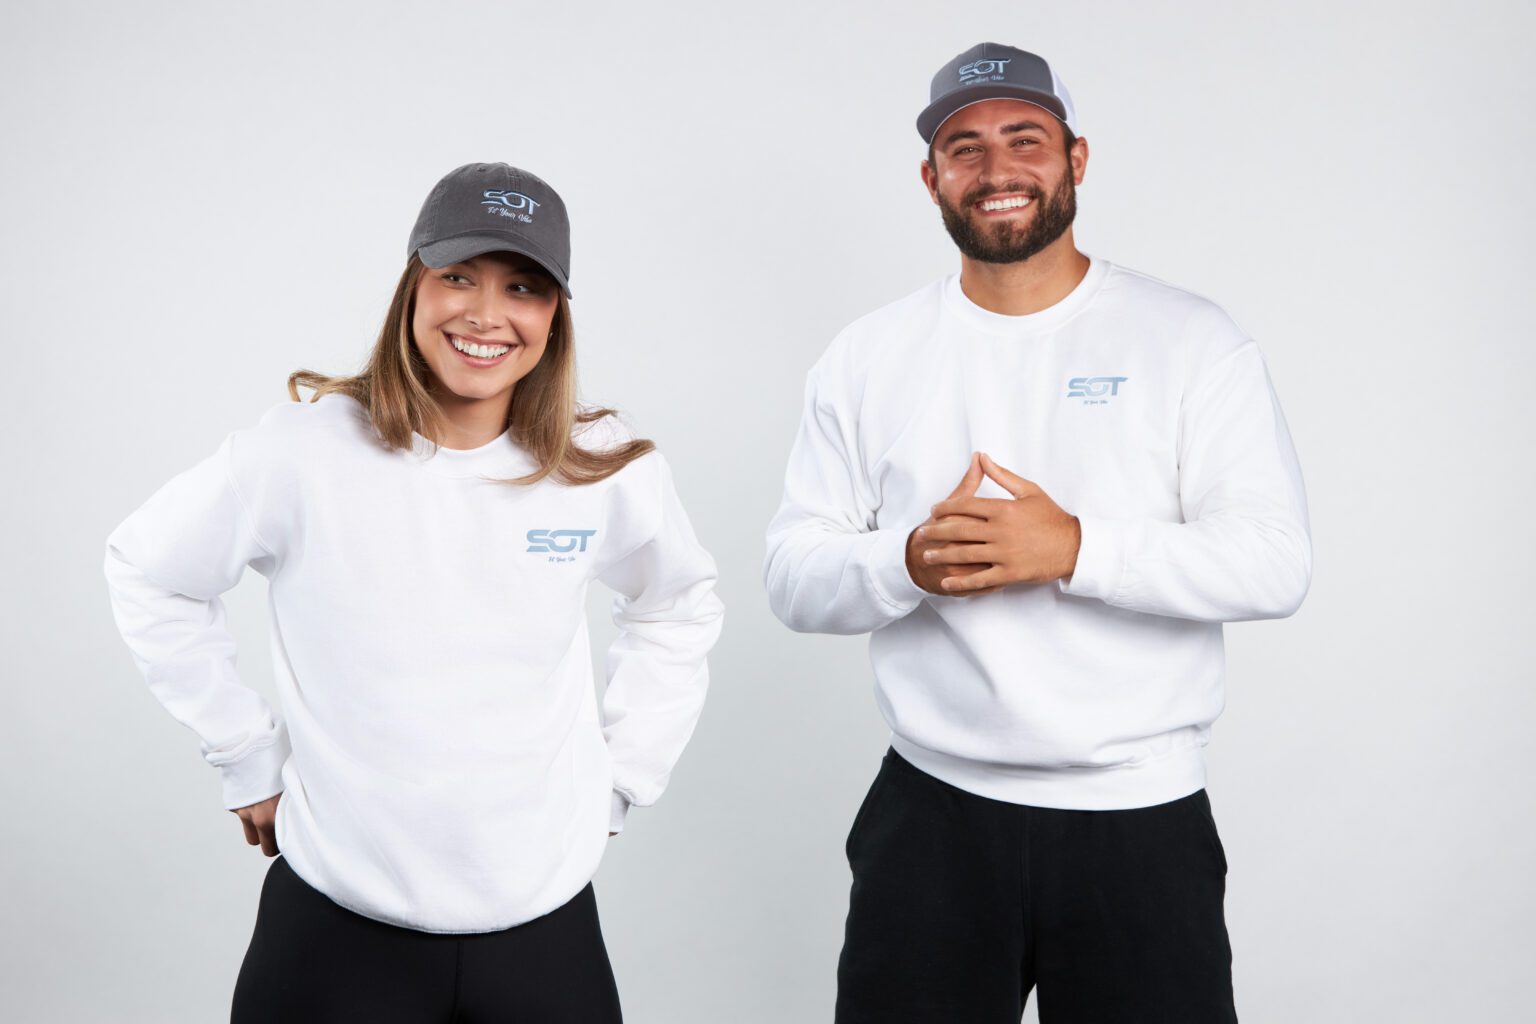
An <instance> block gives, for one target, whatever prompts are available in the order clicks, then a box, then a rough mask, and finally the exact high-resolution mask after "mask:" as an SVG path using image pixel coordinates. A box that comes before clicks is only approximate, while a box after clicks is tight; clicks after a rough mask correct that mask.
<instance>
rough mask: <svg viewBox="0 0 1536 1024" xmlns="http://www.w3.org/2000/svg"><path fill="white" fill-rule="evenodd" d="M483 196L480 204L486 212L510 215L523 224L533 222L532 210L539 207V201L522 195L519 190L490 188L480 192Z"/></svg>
mask: <svg viewBox="0 0 1536 1024" xmlns="http://www.w3.org/2000/svg"><path fill="white" fill-rule="evenodd" d="M482 194H483V195H484V196H485V198H484V199H482V200H481V201H480V205H481V206H484V207H485V208H486V210H485V212H486V213H494V214H496V215H497V216H500V217H511V218H512V219H513V220H520V221H522V222H523V223H524V224H532V223H533V211H534V210H537V209H538V208H539V203H538V202H537V201H536V200H534V199H530V198H529V197H528V196H525V195H523V194H522V193H521V192H510V191H501V190H497V189H491V190H489V191H487V192H484V193H482Z"/></svg>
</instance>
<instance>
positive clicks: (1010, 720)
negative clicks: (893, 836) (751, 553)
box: [764, 257, 1312, 810]
mask: <svg viewBox="0 0 1536 1024" xmlns="http://www.w3.org/2000/svg"><path fill="white" fill-rule="evenodd" d="M1090 260H1091V262H1090V267H1089V270H1088V272H1087V274H1086V276H1085V277H1084V278H1083V280H1082V281H1081V282H1080V283H1079V284H1078V285H1077V287H1076V288H1075V289H1074V290H1073V291H1072V292H1071V293H1070V294H1068V295H1067V296H1066V297H1065V298H1063V299H1062V300H1061V301H1060V302H1058V303H1056V304H1055V305H1053V306H1051V307H1049V308H1047V309H1044V310H1041V311H1039V312H1037V313H1032V314H1028V315H1025V316H1007V315H1001V314H998V313H993V312H990V311H988V310H986V309H983V308H981V307H980V306H977V305H976V304H975V303H973V302H972V301H971V300H970V299H969V298H967V297H966V295H965V293H964V292H963V291H962V289H961V288H960V282H959V275H958V274H956V275H953V276H951V277H948V278H946V279H944V280H941V281H939V282H936V283H934V284H932V285H930V286H928V287H926V288H924V289H922V290H921V291H919V292H917V293H915V294H913V295H910V296H908V297H907V298H904V299H901V300H900V301H897V302H894V303H892V304H890V305H888V306H886V307H884V308H882V309H880V310H877V311H876V312H874V313H871V314H869V315H868V316H865V317H863V318H862V319H860V320H858V321H856V322H855V323H853V324H852V325H851V326H849V327H848V328H846V329H845V330H844V331H843V332H842V333H841V334H839V335H838V337H837V338H836V339H835V340H834V341H833V343H832V345H831V346H830V347H829V348H828V350H827V351H826V353H825V354H824V355H823V356H822V357H821V359H820V360H819V361H818V362H817V363H816V365H815V366H814V367H813V368H812V370H811V371H810V374H809V377H808V381H807V386H806V395H805V410H804V414H803V418H802V421H801V424H800V430H799V434H798V436H797V437H796V438H795V442H794V447H793V449H792V451H791V453H790V457H789V466H788V470H787V472H786V474H785V485H784V498H783V503H782V504H781V506H780V507H779V510H778V513H777V515H776V516H775V517H774V518H773V521H772V523H771V524H770V525H769V528H768V551H767V558H766V561H765V565H764V578H765V582H766V585H767V588H768V595H769V602H770V604H771V605H772V607H773V610H774V612H775V614H777V615H778V617H779V618H780V619H781V620H783V621H784V622H785V623H786V624H787V625H788V626H790V627H791V628H792V629H796V630H800V631H805V632H818V633H845V634H853V633H872V634H873V635H872V636H871V638H870V657H871V660H872V662H873V666H874V675H875V687H876V699H877V701H878V704H879V707H880V710H881V712H882V713H883V715H884V716H885V719H886V722H887V723H888V724H889V725H890V727H891V731H892V734H893V735H892V740H891V742H892V746H893V747H894V748H895V749H896V751H897V752H898V753H899V754H901V755H902V756H903V757H905V758H906V759H907V760H909V761H911V762H912V763H913V764H915V765H916V766H917V767H919V768H921V769H923V770H924V771H926V772H928V773H929V774H931V775H934V776H936V777H938V778H939V779H942V780H944V781H946V782H949V783H950V784H952V785H955V786H958V787H960V788H962V789H965V790H968V791H970V792H972V793H976V794H980V795H982V796H986V797H991V798H994V799H998V800H1005V801H1009V802H1013V803H1019V804H1032V805H1036V806H1043V807H1058V808H1077V809H1085V810H1103V809H1117V808H1130V807H1143V806H1149V805H1152V804H1158V803H1163V802H1166V801H1169V800H1174V799H1177V798H1179V797H1182V796H1186V795H1188V794H1189V793H1192V792H1194V791H1195V790H1197V789H1199V788H1200V787H1201V786H1203V785H1204V783H1205V768H1204V757H1203V748H1204V746H1205V745H1206V742H1207V740H1208V738H1209V735H1210V728H1211V723H1212V722H1213V721H1214V720H1215V719H1216V717H1217V716H1218V715H1219V714H1220V713H1221V709H1222V700H1223V698H1222V687H1223V649H1222V625H1221V624H1222V623H1223V622H1234V621H1239V620H1247V619H1264V618H1279V617H1283V616H1287V615H1290V614H1291V613H1292V612H1294V611H1296V609H1297V607H1298V606H1299V605H1300V603H1301V601H1302V599H1303V597H1304V596H1305V594H1306V592H1307V589H1308V586H1309V584H1310V579H1311V570H1312V551H1311V539H1310V534H1309V529H1310V528H1309V524H1308V517H1307V508H1306V493H1305V490H1304V487H1303V483H1302V476H1301V469H1300V466H1299V464H1298V461H1297V457H1296V452H1295V450H1294V448H1293V446H1292V443H1291V438H1290V434H1289V432H1288V430H1287V427H1286V423H1285V419H1284V417H1283V415H1282V414H1281V410H1280V403H1279V400H1278V399H1277V397H1276V395H1275V390H1274V387H1273V385H1272V383H1271V381H1270V377H1269V372H1268V369H1267V367H1266V365H1265V362H1264V358H1263V356H1262V355H1261V353H1260V351H1259V348H1258V346H1257V345H1256V344H1255V343H1254V341H1253V340H1252V339H1251V338H1249V337H1247V336H1246V335H1245V334H1244V333H1243V331H1242V330H1241V329H1240V328H1239V327H1238V326H1237V325H1236V324H1235V323H1234V322H1233V321H1232V319H1231V318H1230V317H1229V316H1228V315H1227V314H1226V313H1225V312H1223V311H1222V309H1221V308H1220V307H1218V306H1216V305H1215V304H1213V303H1212V302H1210V301H1208V300H1206V299H1203V298H1201V297H1199V296H1197V295H1194V294H1191V293H1189V292H1187V291H1184V290H1181V289H1179V288H1176V287H1173V286H1171V285H1168V284H1165V283H1163V282H1161V281H1158V280H1156V279H1154V278H1151V277H1148V276H1146V275H1144V274H1140V273H1137V272H1134V271H1131V270H1127V269H1125V268H1123V267H1117V266H1114V265H1112V264H1110V263H1109V262H1107V261H1105V260H1102V259H1097V258H1093V257H1090ZM972 451H985V452H986V453H987V454H988V455H990V456H991V457H992V458H993V460H994V461H996V462H997V463H998V464H999V465H1001V466H1004V467H1005V468H1007V469H1010V470H1012V471H1013V472H1014V473H1017V474H1018V475H1020V476H1022V477H1025V478H1027V479H1029V480H1032V481H1034V482H1035V483H1036V484H1038V485H1040V487H1042V488H1043V489H1044V490H1045V492H1046V493H1047V494H1048V495H1050V497H1051V498H1052V499H1053V500H1054V501H1055V502H1056V503H1057V504H1058V505H1060V506H1061V507H1062V508H1063V509H1065V510H1066V511H1067V512H1068V513H1071V514H1073V515H1076V516H1077V517H1078V518H1079V519H1080V520H1081V523H1082V546H1081V549H1080V551H1079V553H1078V558H1077V566H1076V570H1075V571H1074V573H1073V574H1072V576H1071V577H1070V578H1069V579H1063V580H1058V581H1056V582H1053V583H1049V584H1014V585H1012V586H1009V587H1006V588H1005V589H1003V590H1000V591H997V592H995V593H992V594H984V595H980V596H976V597H959V596H947V595H945V596H937V595H933V594H929V593H927V592H925V591H923V590H922V589H920V588H919V587H918V586H917V585H916V584H915V583H914V582H913V581H912V579H911V576H910V575H909V574H908V572H907V568H906V558H905V553H906V542H907V536H908V534H909V533H910V532H911V531H912V530H913V529H914V528H915V527H916V526H917V525H919V524H920V523H922V522H923V521H924V520H925V519H926V518H927V517H928V514H929V510H930V508H931V506H933V505H934V504H935V503H937V502H939V501H942V500H943V499H944V498H945V497H947V496H948V495H949V493H950V492H951V491H952V490H953V489H954V487H955V485H956V484H957V483H959V481H960V479H961V477H962V476H963V475H964V473H965V470H966V464H967V462H968V460H969V458H970V454H971V452H972ZM977 493H978V495H979V496H981V497H991V498H1006V497H1008V494H1007V492H1006V491H1004V490H1003V489H1002V488H1001V487H999V486H998V485H997V484H995V483H994V482H992V481H991V480H984V481H983V483H982V486H981V488H980V490H979V491H978V492H977Z"/></svg>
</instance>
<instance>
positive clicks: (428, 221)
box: [406, 163, 571, 298]
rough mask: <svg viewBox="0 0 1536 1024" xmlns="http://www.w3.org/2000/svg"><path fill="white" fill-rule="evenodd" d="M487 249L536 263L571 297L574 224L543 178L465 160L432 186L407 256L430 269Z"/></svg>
mask: <svg viewBox="0 0 1536 1024" xmlns="http://www.w3.org/2000/svg"><path fill="white" fill-rule="evenodd" d="M488 252H518V253H522V254H523V255H524V256H527V257H528V258H530V259H532V260H535V261H537V262H538V264H539V266H541V267H543V268H544V269H545V270H547V271H549V273H550V275H551V276H552V277H553V278H554V279H555V280H556V281H557V282H559V284H560V287H561V289H562V290H564V292H565V297H566V298H570V297H571V285H570V276H571V222H570V218H568V217H567V216H566V213H565V202H564V201H563V200H562V199H561V198H560V196H559V195H558V194H557V193H556V192H555V190H554V189H552V188H550V187H549V185H548V184H546V183H545V182H544V181H543V179H541V178H539V177H538V176H536V175H533V174H529V173H528V172H527V171H524V170H521V169H519V168H516V167H511V166H509V165H507V164H500V163H497V164H465V165H464V166H463V167H459V168H455V169H454V170H452V171H449V172H448V174H447V175H446V176H444V178H443V180H442V181H439V182H438V183H437V184H436V185H434V186H432V191H431V192H430V193H429V194H428V195H427V201H426V202H425V203H423V204H422V206H421V213H420V214H418V215H417V217H416V226H415V227H414V228H412V229H411V241H410V245H409V248H408V249H407V250H406V257H407V258H409V257H410V256H411V255H412V254H415V255H418V256H420V257H421V262H423V263H425V264H426V265H427V266H429V267H446V266H447V265H448V264H450V263H461V262H463V261H464V260H467V259H470V258H472V257H475V256H479V255H481V254H483V253H488Z"/></svg>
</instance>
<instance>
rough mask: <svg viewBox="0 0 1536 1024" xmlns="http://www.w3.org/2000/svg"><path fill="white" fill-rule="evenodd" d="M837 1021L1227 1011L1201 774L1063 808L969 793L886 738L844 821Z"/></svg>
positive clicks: (1066, 1021) (1108, 1023)
mask: <svg viewBox="0 0 1536 1024" xmlns="http://www.w3.org/2000/svg"><path fill="white" fill-rule="evenodd" d="M847 852H848V863H849V865H850V867H852V869H853V889H852V894H851V898H850V901H849V908H848V923H847V930H846V933H845V938H844V943H843V952H842V956H841V958H840V959H839V961H838V968H837V1024H866V1022H868V1024H874V1022H877V1021H878V1022H879V1024H906V1022H911V1024H918V1022H921V1024H960V1022H963V1024H1018V1022H1019V1018H1020V1016H1022V1015H1023V1012H1024V1004H1025V1000H1026V999H1027V998H1028V996H1029V992H1030V990H1031V989H1032V988H1034V989H1037V990H1038V999H1039V1007H1038V1008H1039V1012H1040V1020H1041V1024H1090V1022H1091V1024H1164V1022H1167V1024H1215V1022H1221V1024H1228V1022H1233V1021H1236V1020H1237V1013H1236V1010H1235V1009H1234V1006H1233V1000H1232V950H1231V946H1230V945H1229V944H1228V941H1227V926H1226V922H1225V919H1224V917H1223V913H1222V902H1223V899H1224V898H1225V894H1226V873H1227V863H1226V856H1225V854H1224V853H1223V852H1222V848H1221V840H1220V838H1219V837H1218V835H1217V833H1216V823H1215V821H1214V820H1213V819H1212V817H1211V805H1210V801H1209V800H1208V799H1207V797H1206V794H1205V791H1204V790H1200V791H1198V792H1196V793H1193V794H1191V795H1190V796H1187V797H1184V798H1182V799H1179V800H1174V801H1172V802H1171V803H1165V804H1159V805H1158V806H1155V807H1142V808H1136V809H1134V810H1124V811H1068V810H1055V809H1051V808H1042V807H1028V806H1024V805H1020V804H1011V803H1005V802H1002V801H998V800H990V799H987V798H986V797H980V796H976V795H974V794H971V793H967V792H965V791H964V790H961V789H957V788H956V787H954V786H951V785H949V784H948V783H945V782H941V781H939V780H938V779H936V778H934V777H933V776H931V775H929V774H927V773H926V772H923V771H921V770H919V769H918V768H916V767H914V766H913V765H912V764H910V763H909V762H907V761H906V760H904V759H902V758H901V757H900V756H899V755H898V754H897V753H896V752H895V751H894V750H892V751H889V752H888V753H887V754H886V755H885V761H884V762H883V763H882V765H881V767H880V772H879V774H878V775H877V776H876V777H875V781H874V784H873V785H872V786H871V787H870V790H869V794H868V795H867V796H866V797H865V798H864V803H863V805H862V806H861V807H860V808H859V812H858V815H857V816H856V817H855V819H854V823H853V828H852V830H851V831H850V832H849V834H848V844H847Z"/></svg>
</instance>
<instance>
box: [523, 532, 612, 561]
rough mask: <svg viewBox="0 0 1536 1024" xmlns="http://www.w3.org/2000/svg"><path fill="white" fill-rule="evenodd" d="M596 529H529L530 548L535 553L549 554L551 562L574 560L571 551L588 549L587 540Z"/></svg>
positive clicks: (574, 556)
mask: <svg viewBox="0 0 1536 1024" xmlns="http://www.w3.org/2000/svg"><path fill="white" fill-rule="evenodd" d="M595 533H597V531H596V530H529V531H528V550H529V551H530V552H532V553H535V554H541V555H549V560H550V561H551V562H574V561H576V555H575V554H571V552H578V553H579V552H583V551H586V550H587V540H588V539H589V538H590V537H591V536H592V535H593V534H595Z"/></svg>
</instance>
